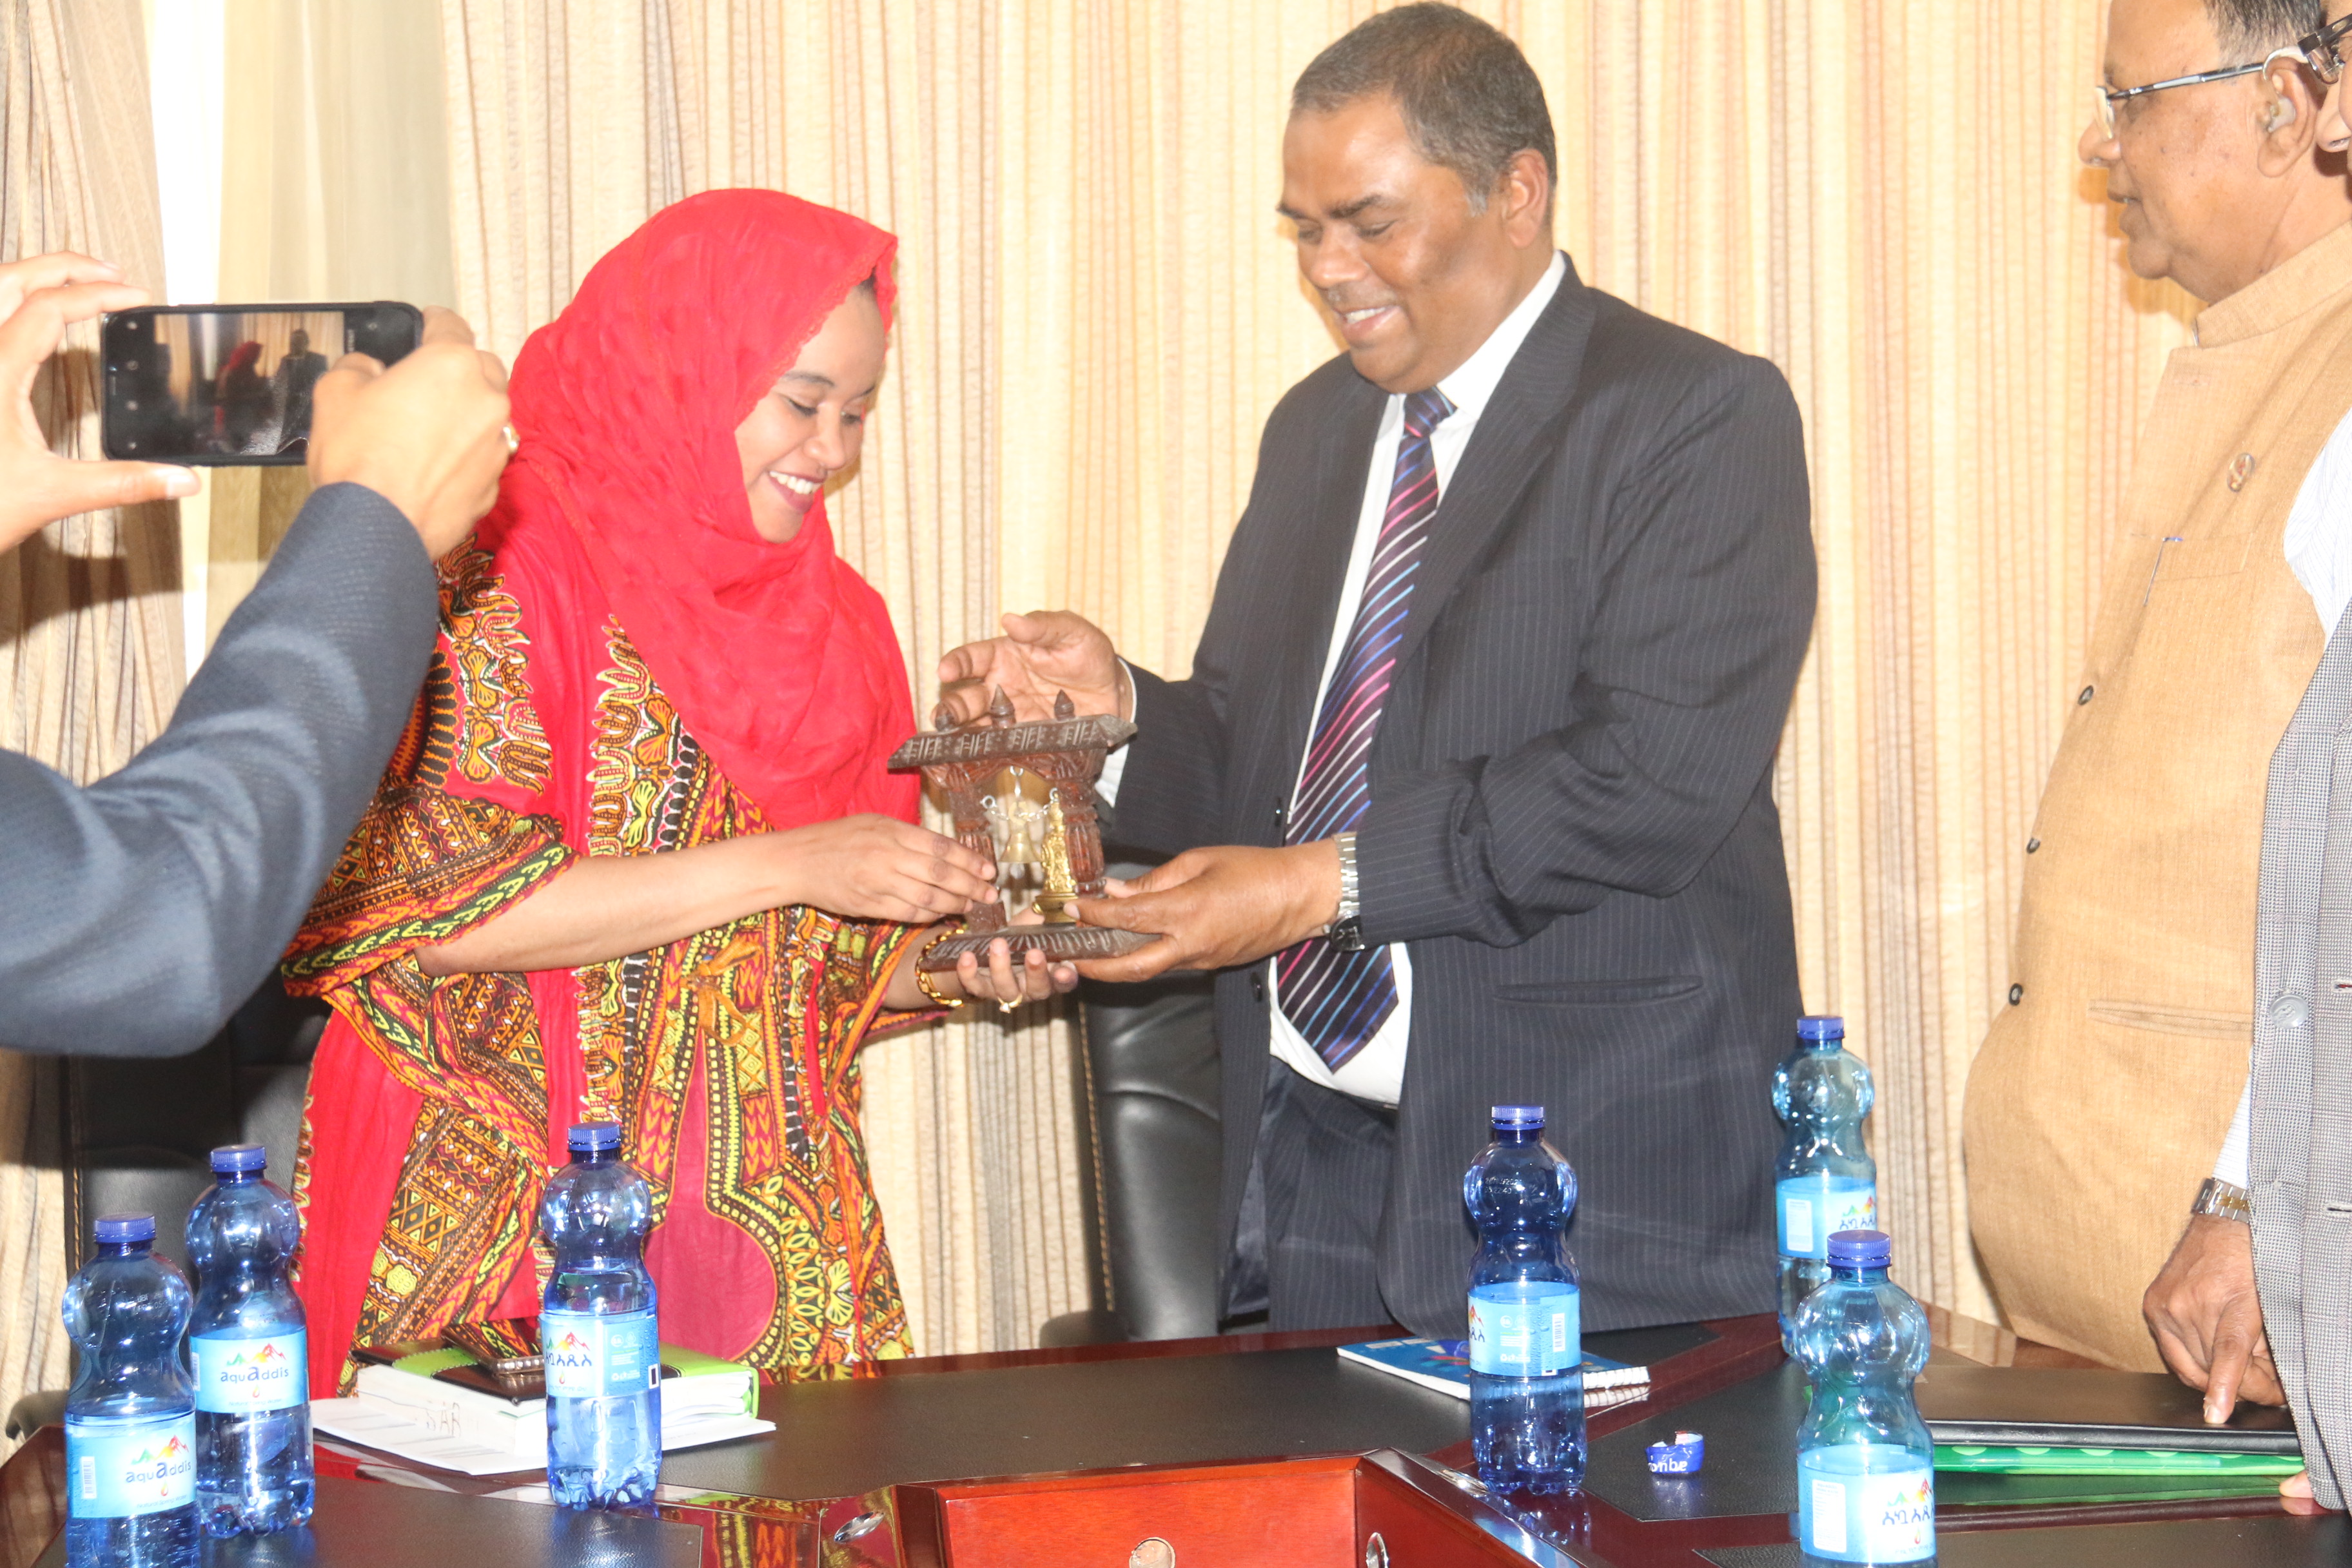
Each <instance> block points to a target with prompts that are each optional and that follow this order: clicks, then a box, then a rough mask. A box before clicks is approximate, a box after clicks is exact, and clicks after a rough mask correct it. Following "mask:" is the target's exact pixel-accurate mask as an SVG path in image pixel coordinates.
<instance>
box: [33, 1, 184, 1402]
mask: <svg viewBox="0 0 2352 1568" xmlns="http://www.w3.org/2000/svg"><path fill="white" fill-rule="evenodd" d="M67 249H71V250H79V251H84V252H87V253H90V254H94V255H97V256H100V257H103V258H106V259H108V260H110V261H113V262H115V263H117V264H118V265H120V266H121V268H123V270H124V272H125V274H126V275H127V276H129V277H131V279H136V280H139V281H142V282H144V283H146V284H148V285H149V286H150V287H159V286H160V285H161V283H162V281H163V243H162V237H161V236H160V234H159V233H158V231H157V226H156V197H155V160H154V145H153V142H152V140H151V139H150V135H149V131H148V111H147V76H146V60H145V55H144V49H143V46H142V22H141V17H140V10H139V5H138V4H137V0H12V3H11V4H8V5H0V260H8V261H13V260H16V259H17V258H20V257H25V256H32V255H37V254H39V253H41V252H43V251H49V250H67ZM97 342H98V336H97V331H96V329H95V325H94V324H92V325H89V326H84V327H80V328H77V329H76V330H75V331H74V333H73V335H72V337H71V339H70V340H69V343H68V350H67V352H66V353H65V354H64V355H63V356H62V357H61V358H60V359H58V360H57V361H54V362H52V363H51V364H50V365H49V366H48V368H47V369H46V370H44V372H43V373H42V374H41V377H40V380H39V381H38V383H37V384H36V387H35V391H34V401H35V404H36V406H37V410H38V412H39V415H40V418H41V425H42V428H43V430H44V431H45V432H47V435H48V437H49V439H50V443H51V445H52V446H53V447H55V448H56V449H57V450H58V451H60V452H64V453H67V454H68V455H74V456H96V455H97V454H98V376H97V374H96V358H95V356H96V348H97ZM178 527H179V524H178V519H177V515H176V510H175V509H174V508H173V507H172V506H171V505H170V504H168V503H166V504H163V505H157V506H148V507H140V508H136V509H131V510H123V511H118V512H94V513H90V514H89V515H86V516H82V517H76V518H68V519H67V520H65V521H62V522H58V523H54V524H52V525H51V526H50V527H49V528H48V529H47V530H46V531H43V532H42V533H40V534H39V535H37V537H35V538H34V539H31V540H28V541H27V542H25V543H24V544H22V545H20V546H18V547H17V548H16V549H15V550H14V551H11V552H7V553H6V554H5V555H0V691H5V708H0V745H5V746H6V747H7V748H8V749H10V750H12V751H18V752H29V753H30V754H32V755H33V756H35V757H37V758H39V759H40V760H41V761H43V762H46V763H49V764H50V765H51V766H53V767H56V768H58V769H59V770H60V771H62V772H63V773H66V774H67V775H68V777H71V778H74V779H77V780H81V781H88V780H90V779H94V778H98V777H100V776H101V775H103V774H105V773H110V772H112V771H113V770H114V769H116V768H118V767H121V765H122V764H123V763H125V762H127V761H129V760H130V758H131V754H132V753H133V752H136V751H137V750H138V749H139V748H140V746H141V745H142V744H143V743H145V742H146V741H147V740H148V739H149V738H150V737H151V736H152V735H153V734H154V733H155V732H156V731H158V730H160V729H161V728H162V727H163V724H164V722H165V721H166V720H167V719H168V718H169V717H170V714H171V710H172V704H173V701H174V700H176V699H177V698H178V696H179V691H180V684H181V679H182V670H181V658H180V606H179V596H178V585H179V543H178ZM0 853H5V851H0ZM58 1079H59V1075H58V1069H57V1064H56V1063H55V1062H54V1061H51V1060H47V1059H43V1058H28V1057H21V1056H16V1055H15V1054H13V1053H9V1052H5V1051H0V1405H9V1404H13V1403H14V1402H15V1401H16V1398H17V1396H18V1395H20V1394H24V1393H26V1392H27V1391H28V1390H32V1389H39V1388H62V1387H64V1386H65V1378H66V1365H67V1362H66V1352H67V1342H66V1338H65V1332H64V1330H63V1327H62V1326H61V1325H60V1324H59V1322H58V1300H59V1297H60V1293H61V1292H62V1290H63V1289H64V1285H65V1230H64V1225H63V1214H64V1201H65V1189H64V1184H63V1181H62V1178H61V1175H60V1171H59V1165H58V1148H57V1146H56V1142H55V1137H54V1134H55V1131H56V1127H57V1119H58V1100H57V1095H58Z"/></svg>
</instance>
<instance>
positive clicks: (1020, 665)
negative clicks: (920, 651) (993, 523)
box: [940, 610, 1131, 724]
mask: <svg viewBox="0 0 2352 1568" xmlns="http://www.w3.org/2000/svg"><path fill="white" fill-rule="evenodd" d="M1003 627H1004V635H1003V637H989V638H987V639H986V640H984V641H982V642H968V643H966V644H964V645H963V647H960V648H956V649H954V650H953V651H952V652H950V654H949V655H948V656H947V657H946V658H943V659H941V660H940V709H942V710H946V711H948V712H950V713H952V714H953V715H954V716H955V721H956V722H957V723H959V724H968V723H970V722H971V721H972V720H974V719H977V718H979V717H980V716H981V715H982V713H985V712H987V711H988V705H989V703H990V702H991V701H992V700H994V698H995V694H996V690H997V689H998V688H999V687H1002V688H1003V690H1004V695H1005V696H1007V697H1009V698H1011V699H1012V700H1013V715H1014V717H1016V718H1018V719H1021V720H1024V721H1031V720H1039V719H1051V718H1052V717H1053V716H1054V698H1055V694H1056V693H1059V692H1064V691H1066V692H1068V693H1069V694H1070V700H1071V701H1072V702H1073V703H1075V704H1076V707H1077V710H1078V711H1079V712H1080V713H1082V714H1086V713H1111V714H1116V715H1118V717H1120V718H1122V719H1124V718H1129V717H1131V715H1129V713H1128V711H1127V709H1128V706H1129V703H1128V700H1127V692H1126V689H1125V688H1126V685H1127V682H1126V679H1125V677H1124V676H1123V675H1122V674H1121V672H1120V670H1119V668H1118V654H1116V653H1115V652H1113V651H1112V649H1111V645H1110V638H1109V637H1106V636H1105V635H1104V634H1103V629H1102V628H1101V627H1100V626H1097V625H1095V624H1094V623H1093V622H1092V621H1090V620H1087V618H1086V617H1085V616H1077V615H1073V614H1071V613H1070V612H1069V611H1067V610H1033V611H1031V612H1030V613H1029V614H1027V615H1025V616H1005V617H1004V618H1003Z"/></svg>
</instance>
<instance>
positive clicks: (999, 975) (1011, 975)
mask: <svg viewBox="0 0 2352 1568" xmlns="http://www.w3.org/2000/svg"><path fill="white" fill-rule="evenodd" d="M955 974H956V984H958V985H959V986H961V987H962V989H963V994H965V995H966V996H968V997H970V998H971V1000H973V1001H975V1002H993V1003H995V1004H996V1005H997V1006H998V1007H999V1008H1001V1009H1003V1011H1004V1012H1007V1013H1010V1012H1011V1011H1013V1008H1015V1007H1018V1006H1019V1005H1021V1004H1022V1003H1024V1002H1043V1001H1044V1000H1045V998H1046V997H1048V996H1053V995H1056V994H1060V993H1062V992H1066V991H1070V990H1074V989H1076V986H1077V984H1078V972H1077V969H1076V966H1075V965H1072V964H1067V963H1048V962H1046V959H1045V954H1044V953H1042V952H1038V951H1037V950H1036V949H1034V948H1032V949H1030V950H1029V951H1028V952H1025V953H1024V954H1023V955H1022V957H1021V960H1020V962H1018V963H1015V962H1014V961H1013V944H1012V943H1010V942H1006V941H1005V940H1004V939H1003V937H998V938H997V939H996V940H995V941H994V942H990V943H989V944H988V963H987V965H986V967H984V968H983V967H982V964H981V962H980V955H979V954H978V953H976V952H967V953H965V954H964V955H963V956H962V957H961V958H959V959H957V960H956V967H955Z"/></svg>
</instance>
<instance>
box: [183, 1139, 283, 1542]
mask: <svg viewBox="0 0 2352 1568" xmlns="http://www.w3.org/2000/svg"><path fill="white" fill-rule="evenodd" d="M268 1164H269V1151H268V1150H267V1149H264V1148H263V1147H262V1146H261V1145H260V1144H258V1143H238V1144H234V1145H232V1146H230V1147H228V1148H226V1149H215V1150H214V1151H213V1176H214V1182H213V1184H212V1185H211V1186H210V1187H207V1188H206V1189H205V1194H204V1195H203V1196H202V1197H200V1198H198V1199H197V1200H196V1206H195V1207H194V1208H193V1209H191V1210H189V1211H188V1263H189V1265H190V1266H191V1267H192V1268H194V1269H195V1271H196V1310H195V1316H194V1318H193V1319H192V1320H190V1321H189V1324H188V1359H189V1362H190V1363H191V1364H192V1366H193V1368H194V1372H195V1378H196V1510H197V1515H198V1520H199V1522H201V1523H202V1524H203V1526H204V1531H205V1534H206V1535H240V1534H245V1533H247V1532H256V1533H258V1532H266V1531H273V1530H285V1529H289V1528H290V1527H292V1526H294V1525H298V1524H301V1523H304V1522H306V1521H308V1520H309V1519H310V1501H311V1495H312V1493H313V1491H314V1490H315V1485H314V1483H313V1481H312V1479H311V1471H310V1464H311V1459H310V1386H309V1385H310V1342H309V1336H308V1335H307V1334H306V1333H305V1332H304V1331H303V1320H302V1302H301V1300H300V1299H299V1298H298V1297H297V1296H296V1295H295V1294H294V1287H293V1285H292V1284H291V1283H290V1282H289V1281H288V1279H287V1278H286V1272H287V1270H288V1269H289V1268H290V1267H292V1265H293V1262H294V1245H295V1243H296V1242H297V1241H298V1240H299V1238H300V1237H301V1234H302V1227H301V1221H300V1218H299V1216H298V1215H296V1213H295V1209H294V1200H293V1198H292V1197H290V1196H289V1195H288V1194H287V1192H286V1190H285V1189H284V1188H283V1187H280V1186H278V1184H276V1183H274V1182H270V1181H268V1180H266V1179H265V1178H264V1175H263V1173H264V1172H265V1171H266V1170H267V1169H268Z"/></svg>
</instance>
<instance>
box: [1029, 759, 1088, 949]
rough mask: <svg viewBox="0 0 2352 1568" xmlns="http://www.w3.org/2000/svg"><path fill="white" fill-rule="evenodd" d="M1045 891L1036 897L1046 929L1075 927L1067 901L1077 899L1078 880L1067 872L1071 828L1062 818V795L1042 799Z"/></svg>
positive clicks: (1053, 793) (1057, 792)
mask: <svg viewBox="0 0 2352 1568" xmlns="http://www.w3.org/2000/svg"><path fill="white" fill-rule="evenodd" d="M1044 865H1045V891H1044V892H1042V893H1039V894H1038V895H1037V903H1036V910H1037V912H1038V914H1040V915H1042V916H1043V917H1045V923H1046V924H1047V925H1056V926H1066V925H1076V924H1077V923H1078V917H1077V916H1076V915H1074V914H1072V913H1071V912H1070V900H1073V899H1075V898H1076V897H1077V896H1078V883H1077V879H1076V877H1075V876H1073V875H1072V874H1071V871H1070V825H1069V822H1068V820H1067V819H1066V818H1065V817H1064V816H1062V792H1061V791H1060V790H1055V791H1052V792H1051V793H1050V794H1048V795H1046V796H1045V861H1044Z"/></svg>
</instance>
